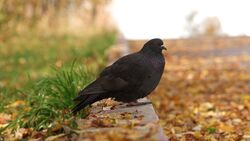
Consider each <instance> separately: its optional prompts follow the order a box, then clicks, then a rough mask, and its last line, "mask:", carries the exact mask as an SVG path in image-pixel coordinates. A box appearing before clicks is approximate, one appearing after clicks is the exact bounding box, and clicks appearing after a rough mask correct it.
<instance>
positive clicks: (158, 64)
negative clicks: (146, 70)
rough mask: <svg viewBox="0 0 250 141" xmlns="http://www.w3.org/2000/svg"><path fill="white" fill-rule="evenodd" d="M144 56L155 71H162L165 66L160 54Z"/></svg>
mask: <svg viewBox="0 0 250 141" xmlns="http://www.w3.org/2000/svg"><path fill="white" fill-rule="evenodd" d="M144 56H145V57H146V59H147V60H148V61H149V62H150V63H151V65H152V66H153V67H154V68H155V69H156V70H159V71H162V69H163V68H164V65H165V59H164V57H163V55H162V54H161V53H160V54H152V53H149V54H147V53H144Z"/></svg>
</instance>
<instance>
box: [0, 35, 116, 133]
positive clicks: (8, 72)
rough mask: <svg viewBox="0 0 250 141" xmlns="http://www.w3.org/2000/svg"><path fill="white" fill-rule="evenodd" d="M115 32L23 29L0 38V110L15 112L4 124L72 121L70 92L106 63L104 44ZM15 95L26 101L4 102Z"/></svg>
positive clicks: (41, 126) (46, 125) (39, 126)
mask: <svg viewBox="0 0 250 141" xmlns="http://www.w3.org/2000/svg"><path fill="white" fill-rule="evenodd" d="M114 35H115V34H114V33H109V32H108V33H101V34H96V35H95V36H92V37H88V38H86V37H84V38H81V37H76V36H70V35H62V36H48V37H46V36H44V37H43V36H34V37H31V36H30V35H27V36H26V35H25V36H23V37H21V36H17V37H13V38H11V39H9V40H7V41H4V42H0V67H1V68H3V69H0V98H1V99H4V101H3V102H1V103H0V112H4V113H8V114H12V115H13V114H17V117H16V119H14V120H13V121H11V122H10V124H9V125H8V126H7V127H8V128H10V129H16V128H19V127H25V128H33V129H35V130H41V129H45V128H52V127H53V125H55V124H65V123H66V124H67V125H68V126H71V127H75V122H74V121H75V120H74V118H73V116H72V115H71V113H70V109H71V108H72V107H73V106H74V103H73V98H74V97H75V96H76V95H77V92H78V91H79V90H80V89H81V88H83V87H84V86H86V85H87V84H88V83H90V81H92V80H93V79H94V78H95V77H96V75H97V74H98V72H99V71H100V70H101V68H103V67H104V66H105V65H106V61H105V60H106V56H105V50H106V49H107V48H108V47H109V46H111V45H112V44H113V43H114V42H115V36H114ZM74 60H75V61H74ZM16 100H23V101H24V102H25V105H22V106H20V107H15V108H11V107H9V106H7V105H9V104H11V103H13V102H14V101H16ZM86 114H87V112H86V111H83V112H82V113H81V114H79V115H78V117H84V116H86Z"/></svg>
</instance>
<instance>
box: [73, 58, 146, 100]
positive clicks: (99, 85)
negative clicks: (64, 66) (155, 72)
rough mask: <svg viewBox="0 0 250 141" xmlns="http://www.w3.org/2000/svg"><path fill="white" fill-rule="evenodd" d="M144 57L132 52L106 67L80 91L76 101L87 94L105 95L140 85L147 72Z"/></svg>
mask: <svg viewBox="0 0 250 141" xmlns="http://www.w3.org/2000/svg"><path fill="white" fill-rule="evenodd" d="M142 61H143V60H142V57H141V56H140V55H136V54H131V55H128V56H125V57H122V58H120V59H119V60H117V61H116V62H115V63H114V64H113V65H111V66H108V67H106V68H105V69H104V70H103V71H102V72H101V73H100V75H99V78H97V79H96V80H95V81H94V82H92V83H91V84H89V85H88V86H87V87H85V88H84V89H83V90H81V91H80V92H79V95H78V96H77V97H76V98H75V99H74V100H75V101H78V100H82V99H84V98H85V97H86V96H87V95H93V94H94V95H97V94H98V95H105V94H107V93H109V92H115V91H122V90H125V89H129V88H131V87H135V86H138V85H140V84H141V83H142V82H143V80H144V78H145V77H146V74H147V69H145V68H144V67H143V65H142V64H143V62H142Z"/></svg>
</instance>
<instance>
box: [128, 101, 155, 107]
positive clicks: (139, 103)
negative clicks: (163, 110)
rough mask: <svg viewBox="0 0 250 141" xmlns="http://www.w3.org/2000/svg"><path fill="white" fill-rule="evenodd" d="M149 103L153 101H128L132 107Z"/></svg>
mask: <svg viewBox="0 0 250 141" xmlns="http://www.w3.org/2000/svg"><path fill="white" fill-rule="evenodd" d="M147 104H152V102H150V101H146V102H138V101H137V100H136V101H132V102H129V103H127V105H126V106H127V107H132V106H141V105H147Z"/></svg>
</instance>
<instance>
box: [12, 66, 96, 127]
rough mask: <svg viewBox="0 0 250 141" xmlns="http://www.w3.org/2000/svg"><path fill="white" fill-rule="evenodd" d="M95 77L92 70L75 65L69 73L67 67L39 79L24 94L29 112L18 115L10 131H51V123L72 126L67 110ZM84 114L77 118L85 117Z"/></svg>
mask: <svg viewBox="0 0 250 141" xmlns="http://www.w3.org/2000/svg"><path fill="white" fill-rule="evenodd" d="M95 76H96V74H95V73H94V72H93V71H92V70H91V69H88V68H87V67H81V66H79V65H75V64H72V67H71V68H70V69H69V68H67V67H66V68H61V69H58V70H55V73H54V75H52V76H50V77H45V78H42V79H41V80H39V81H38V82H37V83H35V84H33V85H32V87H31V88H30V89H26V90H25V91H24V93H28V94H29V95H28V97H27V99H26V102H27V105H26V107H31V109H30V110H28V111H25V110H23V111H22V112H20V113H19V116H18V117H17V119H16V120H14V121H12V122H11V123H10V125H9V127H10V128H13V129H15V128H18V127H24V128H34V129H35V130H41V129H45V128H50V127H52V125H53V124H54V123H59V124H64V122H65V121H67V122H72V120H73V119H72V115H71V111H70V109H71V108H72V107H73V106H74V102H73V99H74V98H75V97H76V95H77V92H78V91H79V89H80V88H83V87H84V86H85V85H86V84H88V83H90V82H91V81H92V80H93V79H94V77H95ZM86 114H87V113H86V112H85V113H82V114H80V115H79V116H80V117H84V116H86ZM68 126H73V125H71V124H69V125H68Z"/></svg>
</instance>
